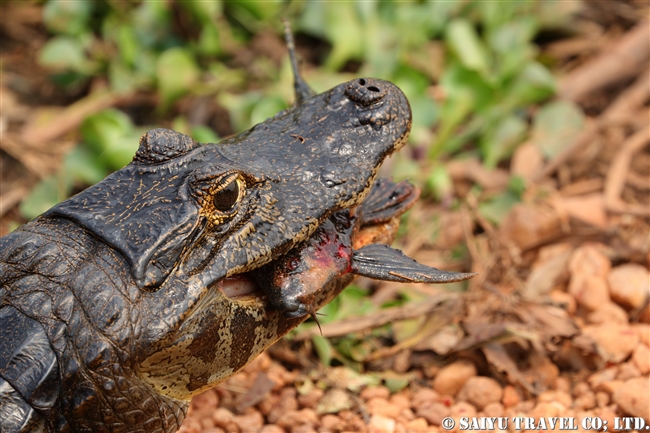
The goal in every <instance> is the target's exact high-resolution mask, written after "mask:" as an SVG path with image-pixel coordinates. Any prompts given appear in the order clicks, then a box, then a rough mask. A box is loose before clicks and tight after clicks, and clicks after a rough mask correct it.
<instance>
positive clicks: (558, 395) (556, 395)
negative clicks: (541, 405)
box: [537, 391, 572, 407]
mask: <svg viewBox="0 0 650 433" xmlns="http://www.w3.org/2000/svg"><path fill="white" fill-rule="evenodd" d="M537 401H539V402H549V403H550V402H554V401H556V402H558V403H561V404H562V405H563V406H564V407H571V402H572V399H571V395H569V393H568V392H564V391H544V392H542V393H541V394H540V395H539V396H538V397H537Z"/></svg>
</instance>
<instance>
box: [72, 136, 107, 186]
mask: <svg viewBox="0 0 650 433" xmlns="http://www.w3.org/2000/svg"><path fill="white" fill-rule="evenodd" d="M63 170H64V171H65V172H67V173H68V175H69V176H70V177H71V178H72V179H73V180H74V181H81V182H83V183H85V184H88V185H93V184H95V183H97V182H99V181H100V180H102V179H104V178H105V177H106V175H108V170H107V169H106V166H105V165H104V164H103V163H102V161H101V160H100V159H99V158H98V157H97V155H95V154H93V153H91V152H90V150H89V149H88V148H87V147H86V146H76V147H75V148H74V149H72V151H71V152H70V153H68V155H67V156H66V157H65V160H64V161H63Z"/></svg>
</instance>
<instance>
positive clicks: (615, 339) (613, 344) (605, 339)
mask: <svg viewBox="0 0 650 433" xmlns="http://www.w3.org/2000/svg"><path fill="white" fill-rule="evenodd" d="M583 332H584V333H585V334H586V335H588V336H590V337H591V338H593V339H594V340H596V343H597V344H598V346H599V348H600V349H601V352H600V353H601V355H602V356H604V357H605V361H610V362H616V363H618V362H621V361H623V360H624V359H625V358H627V357H628V356H630V354H631V353H632V351H633V350H634V349H635V348H636V347H637V345H638V344H639V336H638V335H637V334H636V332H634V330H633V329H632V328H630V327H629V326H625V325H618V324H605V325H597V326H591V325H590V326H585V327H584V329H583Z"/></svg>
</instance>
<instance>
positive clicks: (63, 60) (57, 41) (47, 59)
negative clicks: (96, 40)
mask: <svg viewBox="0 0 650 433" xmlns="http://www.w3.org/2000/svg"><path fill="white" fill-rule="evenodd" d="M38 61H39V63H40V64H41V65H42V66H44V67H46V68H50V69H54V70H59V71H66V70H70V71H75V72H80V73H84V74H85V73H87V72H90V64H89V62H88V59H87V58H86V53H85V52H84V48H83V46H82V44H81V42H80V41H79V40H78V39H76V38H73V37H70V36H55V37H53V38H52V39H50V40H48V41H47V42H46V43H45V45H43V48H42V49H41V52H40V54H39V57H38Z"/></svg>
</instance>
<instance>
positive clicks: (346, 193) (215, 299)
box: [46, 78, 411, 399]
mask: <svg viewBox="0 0 650 433" xmlns="http://www.w3.org/2000/svg"><path fill="white" fill-rule="evenodd" d="M303 96H304V97H303V98H298V99H299V101H301V102H300V103H298V104H297V105H295V106H293V107H292V108H290V109H288V110H286V111H283V112H281V113H279V114H278V115H276V116H275V117H274V118H272V119H269V120H267V121H266V122H263V123H261V124H258V125H256V126H254V127H253V128H251V129H250V130H248V131H246V132H244V133H242V134H239V135H237V136H235V137H233V138H231V139H228V140H225V141H223V142H221V143H218V144H207V145H201V144H199V143H197V142H195V141H194V140H192V139H191V138H190V137H187V136H185V135H182V134H180V133H177V132H174V131H170V130H165V129H155V130H152V131H149V132H148V133H146V134H145V135H144V136H143V137H142V139H141V141H140V147H139V149H138V151H137V153H136V155H135V157H134V159H133V161H132V162H131V163H130V164H129V165H127V166H126V167H125V168H123V169H122V170H120V171H118V172H115V173H113V174H112V175H110V176H109V177H107V178H106V179H105V180H103V181H102V182H100V183H98V184H96V185H95V186H93V187H90V188H88V189H87V190H85V191H83V192H82V193H80V194H78V195H77V196H75V197H73V198H71V199H69V200H67V201H65V202H63V203H61V204H59V205H57V206H56V207H54V208H52V209H51V210H50V211H48V213H47V214H46V215H48V216H55V215H56V216H64V217H67V218H70V219H72V220H74V221H76V222H77V223H78V224H79V225H81V226H82V227H84V228H86V229H87V230H89V231H90V232H92V233H93V234H94V235H95V236H96V237H98V238H100V239H101V240H103V241H104V242H106V243H108V244H110V245H111V246H112V247H113V248H114V249H116V250H117V251H119V252H120V253H121V254H122V255H123V256H124V257H125V258H126V260H127V261H128V263H129V264H130V274H131V276H132V278H133V282H134V285H135V286H137V288H138V290H139V291H140V292H141V296H140V298H139V301H138V302H139V305H138V307H137V309H138V310H139V313H138V317H134V318H132V319H131V320H134V321H136V322H137V323H135V324H134V325H132V326H133V328H134V329H136V330H137V333H138V336H137V342H135V343H134V345H133V353H132V355H131V357H132V359H131V360H130V362H133V363H134V369H135V370H136V371H137V372H138V374H139V375H140V376H141V378H142V379H143V380H144V381H146V382H147V383H149V384H150V385H151V386H153V387H154V388H155V389H156V390H157V391H158V392H159V393H161V394H164V395H168V396H170V397H173V398H176V399H188V398H189V397H191V396H192V395H194V394H197V393H199V392H201V391H203V390H205V389H207V388H209V387H212V386H214V385H215V384H216V383H218V382H220V381H222V380H224V379H225V378H227V377H228V376H230V375H232V374H233V373H234V372H236V371H237V370H239V369H240V368H241V367H243V366H244V365H245V364H246V363H248V362H250V361H251V360H253V359H254V358H255V357H256V356H257V355H258V354H259V353H260V352H261V351H263V350H264V349H265V348H266V347H268V346H269V345H271V344H272V343H273V342H274V341H276V340H277V339H278V338H279V337H281V336H282V335H284V334H285V333H286V332H288V331H289V330H290V329H291V328H293V327H295V326H296V325H297V324H298V323H300V322H301V321H302V320H304V317H303V318H288V317H285V316H284V315H282V314H279V313H278V312H276V311H274V310H273V309H271V308H269V307H268V305H267V303H265V302H264V301H263V300H262V298H261V297H259V296H257V294H256V293H255V292H254V291H253V290H254V287H252V285H251V284H250V281H249V279H248V278H247V277H246V274H247V273H248V272H250V271H251V270H253V269H256V268H259V267H261V266H263V265H264V264H266V263H268V262H270V261H272V260H275V259H277V258H279V257H281V256H282V255H283V254H285V253H286V252H287V251H289V250H290V249H291V248H293V247H294V246H295V245H297V244H298V243H299V242H301V241H304V240H306V239H308V238H309V237H310V236H311V235H312V234H313V233H314V232H315V231H316V229H317V228H318V227H319V225H320V224H321V223H322V222H324V221H325V220H327V218H329V217H330V215H332V214H333V213H334V212H337V211H340V210H344V209H348V208H353V207H355V206H356V205H358V204H359V203H361V202H362V200H363V199H364V197H365V196H366V194H367V193H368V191H369V189H370V187H371V185H372V184H373V181H374V179H375V177H376V174H377V170H378V168H379V166H380V164H381V163H382V162H383V161H384V159H385V158H386V156H388V155H389V154H391V153H392V152H394V151H396V150H398V149H399V148H400V147H402V145H403V144H404V143H405V142H406V139H407V136H408V133H409V129H410V125H411V111H410V107H409V104H408V102H407V100H406V98H405V97H404V95H403V93H402V92H401V91H400V90H399V89H398V88H397V87H396V86H395V85H393V84H391V83H389V82H387V81H382V80H378V79H370V78H360V79H355V80H353V81H350V82H347V83H344V84H341V85H339V86H337V87H335V88H333V89H331V90H329V91H327V92H324V93H322V94H319V95H314V96H310V95H303ZM323 290H332V288H331V287H329V288H323ZM324 298H327V297H324ZM330 298H331V297H330ZM317 307H318V306H317ZM134 338H135V337H134Z"/></svg>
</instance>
